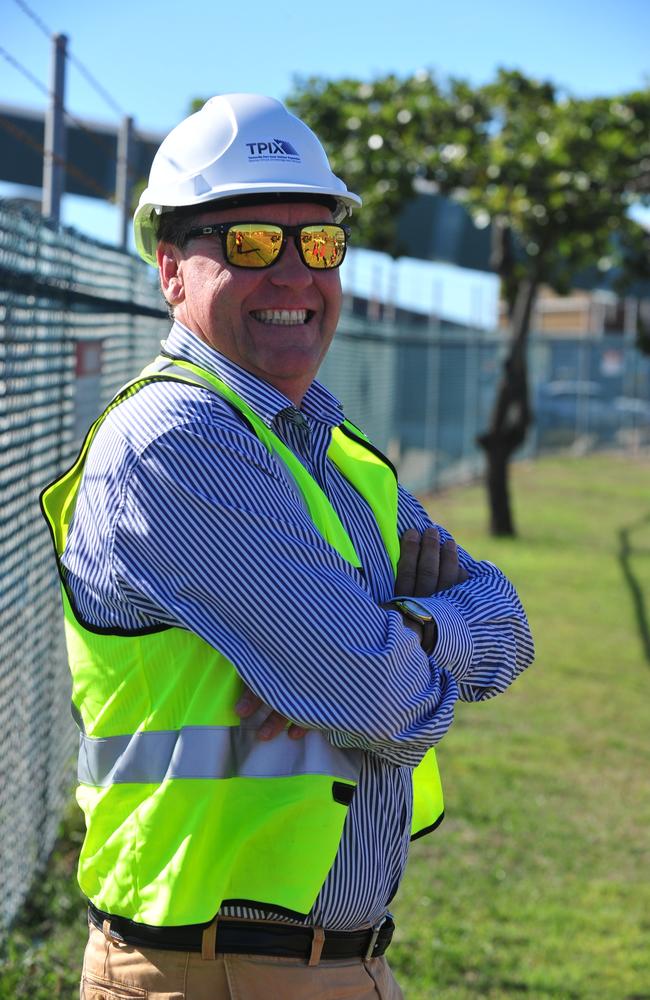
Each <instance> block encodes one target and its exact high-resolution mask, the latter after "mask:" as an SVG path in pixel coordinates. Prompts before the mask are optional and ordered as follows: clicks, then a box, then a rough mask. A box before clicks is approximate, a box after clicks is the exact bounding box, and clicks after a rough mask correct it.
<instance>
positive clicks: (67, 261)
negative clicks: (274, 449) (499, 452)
mask: <svg viewBox="0 0 650 1000" xmlns="http://www.w3.org/2000/svg"><path fill="white" fill-rule="evenodd" d="M161 306H162V302H161V299H160V297H159V293H158V290H157V286H156V285H155V283H154V281H153V272H152V271H151V269H149V268H147V267H146V266H145V265H143V264H142V263H141V262H140V261H138V260H136V259H134V258H132V257H130V256H128V255H127V254H124V253H122V252H121V251H118V250H115V249H113V248H111V247H106V246H102V245H101V244H98V243H95V242H93V241H91V240H88V239H87V238H85V237H81V236H80V235H79V234H77V233H74V232H72V231H70V230H66V229H63V228H52V227H50V226H48V225H47V224H45V223H44V222H43V220H41V219H40V218H39V217H38V216H32V215H29V214H27V213H24V212H19V211H17V210H15V209H14V210H10V209H9V208H8V207H6V206H3V205H2V203H1V202H0V630H1V631H0V635H2V653H3V655H2V660H1V662H0V732H1V734H2V737H1V738H2V753H0V936H1V932H2V929H3V927H6V926H7V925H8V924H9V923H10V922H11V920H12V919H13V918H14V917H15V915H16V913H17V912H18V910H19V908H20V906H21V903H22V902H23V900H24V898H25V895H26V893H27V892H28V890H29V887H30V884H31V882H32V880H33V878H34V876H35V875H36V874H37V873H38V871H39V867H42V865H43V864H44V863H45V861H46V860H47V857H48V855H49V852H50V850H51V848H52V845H53V843H54V840H55V837H56V832H57V827H58V823H59V819H60V815H61V809H62V806H63V804H64V802H65V800H66V798H67V796H68V795H69V793H70V788H71V785H72V779H73V758H74V750H75V744H76V733H75V730H74V726H73V723H72V719H71V716H70V712H69V696H70V682H69V678H68V671H67V666H66V658H65V652H64V643H63V630H62V617H61V607H60V599H59V594H58V581H57V579H56V572H55V567H54V561H53V558H52V551H51V543H50V540H49V537H48V534H47V530H46V527H45V523H44V521H43V519H42V517H41V515H40V511H39V508H38V502H37V497H38V494H39V492H40V490H41V489H42V488H43V486H44V485H45V484H47V483H48V482H50V481H52V480H53V479H54V478H55V477H56V475H57V474H58V473H59V472H61V471H62V470H63V469H64V468H66V467H67V466H68V465H69V464H71V462H72V461H73V459H74V456H75V454H76V451H77V449H78V446H79V444H80V440H81V437H82V435H83V433H84V432H85V430H86V429H87V427H88V426H89V424H90V423H91V422H92V420H93V419H94V418H95V417H96V416H97V415H98V413H99V412H100V411H101V409H102V407H103V405H104V404H105V402H107V401H108V399H109V398H110V397H111V395H112V394H113V393H114V392H115V390H116V389H117V388H119V386H120V385H121V384H122V383H123V382H125V381H126V380H127V379H128V378H130V377H131V376H132V375H134V374H135V373H137V372H138V371H139V370H140V368H141V367H143V365H144V364H146V363H147V362H148V361H149V360H150V359H151V358H152V357H153V356H154V355H155V354H156V353H157V350H158V342H159V341H160V339H162V338H163V337H164V336H165V335H166V332H167V330H168V326H169V323H168V320H167V318H166V316H165V314H164V312H163V311H162V309H161ZM503 349H504V341H503V338H502V337H501V336H498V335H496V334H491V333H486V332H485V331H481V330H468V329H466V328H461V327H459V328H450V327H445V328H444V329H441V328H440V327H439V326H436V325H435V324H434V323H433V321H432V323H430V324H428V323H426V322H423V323H420V324H417V323H413V322H412V323H409V324H396V323H394V322H388V321H386V320H384V321H376V322H370V321H368V320H364V319H362V318H359V317H357V316H355V315H353V314H352V312H351V311H350V310H348V311H347V312H345V313H344V315H343V318H342V321H341V324H340V326H339V332H338V333H337V336H336V338H335V341H334V344H333V346H332V349H331V351H330V353H329V354H328V356H327V358H326V360H325V362H324V365H323V368H322V370H321V373H320V377H321V378H322V380H323V381H324V382H325V383H326V384H327V385H328V387H329V388H330V389H331V390H332V391H333V392H334V393H335V394H336V395H337V396H338V397H339V398H340V399H341V400H342V401H343V403H344V406H345V410H346V413H347V415H348V416H349V417H350V418H351V419H352V420H353V421H355V422H356V423H358V424H359V425H360V426H361V427H362V428H363V429H364V430H365V431H366V432H367V433H368V434H369V435H370V437H371V438H372V439H373V440H374V442H375V443H376V444H377V446H378V447H379V448H381V449H382V450H384V451H385V452H386V453H387V454H388V455H389V456H390V457H391V459H392V460H393V462H394V463H395V465H396V466H397V467H398V469H399V472H400V478H401V479H402V481H403V482H404V483H405V484H406V485H407V486H409V487H410V488H411V489H413V490H415V491H426V490H432V489H435V488H437V487H439V486H443V485H447V484H449V483H451V482H454V481H459V480H460V479H464V478H469V477H470V476H472V475H475V474H476V473H477V472H478V471H479V469H480V468H481V465H482V455H481V453H480V450H479V449H478V447H477V445H476V436H477V434H478V433H479V432H480V431H481V430H483V429H484V428H485V426H486V423H487V420H488V416H489V412H490V408H491V406H492V403H493V400H494V394H495V390H496V385H497V381H498V379H499V375H500V368H501V355H502V352H503ZM531 372H532V381H533V384H532V396H533V405H534V408H535V409H536V411H537V416H538V420H537V425H536V428H535V430H534V432H533V433H532V434H531V436H530V440H529V442H528V444H527V447H526V450H525V452H523V454H528V455H532V454H534V453H535V452H536V451H538V450H540V449H543V448H557V447H564V446H569V445H578V446H579V447H580V448H581V449H583V450H584V449H587V448H593V447H599V446H608V447H612V446H613V447H628V448H635V447H641V446H644V445H650V403H649V402H648V401H649V400H650V359H649V358H644V357H642V356H640V355H639V354H638V352H637V351H636V350H635V349H634V347H633V345H631V344H628V343H625V341H624V340H623V338H622V337H613V338H610V339H602V338H601V339H599V340H594V341H587V340H580V341H578V340H570V339H566V338H565V339H555V340H550V339H547V338H543V339H542V338H534V340H533V343H532V345H531Z"/></svg>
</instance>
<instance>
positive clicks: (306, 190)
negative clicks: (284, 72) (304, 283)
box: [133, 94, 361, 265]
mask: <svg viewBox="0 0 650 1000" xmlns="http://www.w3.org/2000/svg"><path fill="white" fill-rule="evenodd" d="M264 194H271V195H282V194H287V195H289V196H290V197H291V198H292V200H293V199H295V197H296V195H304V197H305V198H306V199H309V198H313V197H317V196H319V195H321V196H324V197H328V198H333V199H334V201H335V203H336V211H335V217H336V218H337V220H339V219H341V218H343V217H344V216H345V215H346V214H349V213H350V211H351V210H352V207H353V206H358V205H360V204H361V199H360V198H359V196H358V195H356V194H353V193H352V192H351V191H348V189H347V187H346V186H345V184H344V183H343V181H342V180H340V178H338V177H337V176H336V175H335V174H333V173H332V170H331V168H330V165H329V163H328V160H327V156H326V155H325V150H324V149H323V147H322V146H321V144H320V141H319V140H318V139H317V137H316V136H315V135H314V133H313V132H312V131H311V129H310V128H308V127H307V126H306V125H305V124H304V123H303V122H301V121H300V119H299V118H296V116H295V115H292V114H290V112H289V111H287V109H286V108H285V106H284V105H283V104H281V103H280V101H276V100H274V99H273V98H271V97H263V96H261V95H259V94H223V95H221V96H219V97H211V98H210V100H209V101H207V102H206V104H204V105H203V107H202V108H201V110H200V111H197V112H196V113H195V114H193V115H190V117H189V118H186V119H185V121H182V122H181V123H180V125H177V126H176V128H174V129H172V131H171V132H170V133H169V135H168V136H167V137H166V139H164V140H163V142H162V143H161V146H160V149H159V150H158V152H157V153H156V155H155V157H154V160H153V163H152V165H151V172H150V174H149V184H148V186H147V187H146V188H145V190H144V191H143V192H142V196H141V198H140V203H139V204H138V208H137V210H136V213H135V216H134V218H133V229H134V235H135V245H136V249H137V251H138V253H139V254H140V256H141V257H142V258H143V260H146V261H147V263H149V264H154V265H155V264H156V223H157V216H159V215H160V214H161V213H162V212H164V211H166V210H171V209H173V208H179V207H181V206H185V205H202V204H204V203H206V202H212V201H216V200H219V199H226V198H237V197H246V196H249V197H250V196H251V195H253V196H259V195H264Z"/></svg>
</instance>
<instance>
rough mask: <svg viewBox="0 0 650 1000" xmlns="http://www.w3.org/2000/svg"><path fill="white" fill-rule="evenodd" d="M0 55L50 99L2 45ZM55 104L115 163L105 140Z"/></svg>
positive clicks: (36, 79)
mask: <svg viewBox="0 0 650 1000" xmlns="http://www.w3.org/2000/svg"><path fill="white" fill-rule="evenodd" d="M16 2H18V0H16ZM0 55H2V56H3V57H4V58H5V59H6V60H7V62H8V63H10V64H11V65H12V66H13V67H14V68H15V69H17V70H18V71H19V72H20V73H22V75H23V76H24V77H26V78H27V79H28V80H30V82H31V83H33V84H34V85H35V86H36V87H38V89H39V90H41V91H42V92H43V93H44V94H45V95H46V96H47V97H48V98H49V100H52V98H53V96H54V95H53V93H52V91H51V90H49V89H48V88H47V87H46V86H45V84H44V83H42V82H41V81H40V80H39V79H38V78H37V77H35V76H34V75H33V73H31V72H30V70H28V69H27V67H26V66H23V64H22V63H20V62H19V61H18V60H17V59H16V58H15V56H12V55H11V53H10V52H7V50H6V49H5V48H3V46H1V45H0ZM56 106H57V109H60V110H61V111H62V113H63V115H64V116H65V118H66V120H67V121H68V122H70V123H71V124H72V125H76V126H77V128H78V129H79V130H80V131H81V132H83V133H84V134H85V135H87V136H88V138H89V139H90V141H91V142H92V143H94V145H95V146H97V148H98V149H101V151H102V153H104V155H105V156H107V157H108V159H109V161H110V162H111V163H117V158H116V156H115V153H114V152H113V150H112V148H111V147H110V146H109V145H108V143H107V142H105V141H103V140H102V139H99V138H98V137H97V136H96V135H95V133H94V132H92V131H91V130H90V129H89V128H88V126H87V125H86V124H85V123H84V122H82V121H81V119H80V118H77V117H76V116H75V115H73V114H72V112H70V111H68V110H67V109H66V108H65V106H63V105H62V103H61V101H57V102H56Z"/></svg>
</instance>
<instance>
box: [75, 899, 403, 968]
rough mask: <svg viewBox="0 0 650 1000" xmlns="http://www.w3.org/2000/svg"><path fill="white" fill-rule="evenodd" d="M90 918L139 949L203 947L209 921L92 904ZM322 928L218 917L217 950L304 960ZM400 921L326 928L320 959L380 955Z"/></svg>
mask: <svg viewBox="0 0 650 1000" xmlns="http://www.w3.org/2000/svg"><path fill="white" fill-rule="evenodd" d="M88 916H89V917H90V920H91V922H92V923H93V924H94V925H95V927H97V928H98V929H99V930H104V928H105V926H106V922H108V924H109V925H110V929H109V931H108V933H109V934H110V936H111V938H113V939H114V940H117V941H123V942H124V943H125V944H131V945H134V946H135V947H138V948H164V949H165V950H168V951H201V947H202V940H203V932H204V931H205V929H206V927H209V926H210V925H209V924H188V925H185V926H183V927H152V926H150V925H148V924H139V923H136V922H135V921H134V920H129V919H128V918H126V917H118V916H114V915H113V914H111V913H104V912H103V911H102V910H99V909H98V908H97V907H96V906H93V904H92V903H90V905H89V907H88ZM317 930H319V928H313V927H297V926H296V925H295V924H279V923H271V922H270V921H265V920H258V921H254V920H225V919H224V920H221V919H219V920H218V921H217V927H216V945H215V951H216V953H217V954H219V953H220V952H221V953H230V954H238V955H278V956H282V957H285V958H302V959H304V960H305V961H307V960H308V959H309V958H310V955H311V954H312V946H313V943H314V934H315V931H317ZM394 930H395V924H394V923H393V919H392V917H390V916H389V915H388V914H387V915H386V916H385V917H384V918H383V919H382V920H380V921H379V923H377V924H375V926H374V927H370V928H366V929H365V930H359V931H328V930H326V931H324V932H323V933H324V940H323V943H322V951H320V949H319V951H320V959H321V961H322V960H325V961H327V960H328V959H330V960H331V959H343V958H363V959H366V960H368V959H370V958H378V957H379V956H380V955H383V954H384V952H385V951H386V949H387V948H388V945H389V944H390V942H391V940H392V937H393V931H394Z"/></svg>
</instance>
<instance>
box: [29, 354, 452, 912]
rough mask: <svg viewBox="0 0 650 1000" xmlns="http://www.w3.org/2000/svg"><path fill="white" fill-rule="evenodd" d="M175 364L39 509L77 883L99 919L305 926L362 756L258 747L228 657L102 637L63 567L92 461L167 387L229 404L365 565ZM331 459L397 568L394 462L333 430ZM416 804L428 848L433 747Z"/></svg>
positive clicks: (420, 770)
mask: <svg viewBox="0 0 650 1000" xmlns="http://www.w3.org/2000/svg"><path fill="white" fill-rule="evenodd" d="M165 365H169V362H166V361H164V359H159V360H158V362H154V364H153V365H152V366H149V368H146V369H145V370H144V372H143V373H142V375H141V376H139V377H138V378H137V379H135V380H134V381H133V382H131V383H129V384H128V385H126V386H125V387H124V388H123V389H122V390H121V391H120V392H119V393H118V395H117V396H116V397H115V398H114V399H113V401H112V402H111V403H109V405H108V407H107V408H106V410H105V411H104V413H103V414H102V415H101V416H100V417H99V419H98V420H97V421H96V422H95V423H94V424H93V426H92V427H91V429H90V431H89V432H88V435H87V437H86V440H85V442H84V445H83V448H82V450H81V453H80V455H79V457H78V459H77V461H76V463H75V464H74V465H73V466H72V468H71V469H69V470H68V472H66V473H65V474H64V475H63V476H61V477H60V478H59V479H58V480H56V481H55V482H54V483H53V484H52V485H51V486H49V487H47V488H46V489H45V490H44V492H43V494H42V497H41V502H42V506H43V512H44V514H45V517H46V518H47V521H48V523H49V526H50V529H51V532H52V536H53V541H54V545H55V550H56V553H57V560H58V564H59V570H60V574H61V581H62V594H63V604H64V613H65V630H66V640H67V646H68V656H69V662H70V669H71V672H72V680H73V684H72V701H73V714H74V715H75V718H76V719H77V722H78V724H79V727H80V730H81V734H80V750H79V770H78V776H79V782H80V784H79V788H78V791H77V799H78V801H79V804H80V806H81V808H82V809H83V811H84V813H85V818H86V828H87V830H86V837H85V840H84V844H83V848H82V851H81V857H80V861H79V883H80V885H81V888H82V890H83V892H84V893H85V894H86V895H87V896H88V897H89V899H90V900H91V901H92V902H93V903H94V904H95V906H97V907H98V908H99V909H100V910H104V911H106V912H109V913H113V914H118V915H120V916H124V917H128V918H130V919H131V920H134V921H138V922H141V923H146V924H150V925H154V926H166V925H169V926H175V925H179V924H196V923H203V922H206V921H209V920H211V919H212V918H213V917H214V915H215V914H216V913H217V911H218V910H219V908H220V906H221V904H222V903H223V902H224V901H226V902H233V901H237V902H241V901H247V902H251V903H254V904H258V905H262V906H271V907H273V908H274V909H276V910H286V911H287V912H289V913H291V914H294V915H301V916H302V915H306V914H307V913H308V912H309V910H310V909H311V907H312V905H313V903H314V901H315V899H316V896H317V895H318V892H319V891H320V889H321V886H322V885H323V882H324V881H325V878H326V877H327V874H328V872H329V870H330V868H331V866H332V863H333V861H334V858H335V856H336V852H337V849H338V846H339V842H340V839H341V834H342V831H343V824H344V822H345V818H346V815H347V810H348V806H349V804H350V801H351V799H352V796H353V794H354V789H355V785H356V782H357V779H358V776H359V772H360V769H361V764H362V760H363V753H362V752H361V751H358V750H341V749H337V748H335V747H333V746H331V744H330V743H329V741H328V740H327V738H326V737H325V736H324V735H323V734H322V733H320V732H318V731H316V730H312V731H309V732H308V733H307V734H306V736H305V737H304V738H303V739H299V740H292V739H290V738H289V737H288V735H287V734H286V732H284V733H282V734H280V735H279V736H277V737H276V738H275V739H274V740H272V741H270V742H262V741H260V740H259V739H257V735H256V728H255V726H254V725H251V724H250V723H249V724H248V725H247V724H246V722H244V723H242V720H241V719H240V718H239V716H238V715H237V714H236V712H235V704H236V702H237V700H238V698H239V696H240V694H241V691H242V687H243V682H242V681H241V679H240V677H239V675H238V673H237V671H236V669H235V667H234V666H233V664H232V663H231V662H230V661H229V660H228V659H227V658H226V657H225V656H223V655H222V654H221V653H220V652H219V651H218V650H217V649H215V648H213V647H212V646H210V645H209V644H208V643H207V642H205V641H204V640H203V639H201V638H200V637H199V636H197V635H195V634H193V633H191V632H189V631H186V630H184V629H182V628H171V627H167V626H161V627H154V628H145V629H141V630H130V631H120V630H119V629H111V628H100V627H97V626H94V625H92V624H90V623H88V622H84V621H83V620H82V619H81V617H80V616H79V615H78V614H77V612H76V611H75V608H74V604H73V600H72V597H71V595H70V593H69V592H68V590H67V589H66V581H65V568H64V567H63V566H62V564H61V556H62V554H63V551H64V549H65V545H66V539H67V535H68V528H69V525H70V524H71V522H72V518H73V516H74V509H75V502H76V496H77V492H78V489H79V484H80V481H81V476H82V473H83V468H84V464H85V460H86V455H87V453H88V449H89V447H90V445H91V443H92V441H93V439H94V437H95V434H96V433H97V430H98V428H99V427H100V425H101V424H102V422H103V420H104V419H105V418H106V416H107V414H108V413H110V412H111V410H112V409H113V408H114V407H115V406H118V405H120V403H122V402H123V401H124V400H125V399H128V398H129V397H130V396H132V395H133V394H134V393H136V392H138V391H139V390H140V389H142V388H143V386H145V385H148V384H149V383H150V382H151V381H160V380H168V381H169V380H171V381H176V382H178V381H180V382H185V383H190V384H194V385H196V384H197V383H198V384H200V385H204V386H209V387H210V388H212V389H213V390H214V391H215V392H217V393H218V394H219V395H220V396H221V397H222V398H223V399H224V400H225V401H226V402H227V403H229V404H230V406H231V407H233V408H234V409H235V410H236V411H237V412H238V413H239V414H240V416H241V417H242V419H243V420H244V421H245V423H246V424H248V426H249V428H250V429H251V431H252V432H253V433H254V434H255V435H256V436H257V437H258V438H259V440H260V441H261V442H262V443H263V444H264V445H265V446H266V448H267V449H268V451H269V452H270V454H271V455H272V456H274V457H275V458H276V459H277V460H279V461H280V462H282V463H283V465H284V466H285V468H286V469H287V470H288V472H289V473H290V475H291V477H292V478H293V481H294V482H295V484H296V486H297V488H298V489H299V491H300V494H301V495H302V497H303V499H304V502H305V505H306V507H307V510H308V511H309V514H310V516H311V518H312V520H313V522H314V524H315V526H316V528H317V529H318V531H319V532H320V533H321V535H322V536H323V537H324V538H325V539H326V541H327V542H328V543H329V544H330V545H332V546H333V547H334V548H335V549H336V550H337V551H338V552H339V553H340V555H341V556H342V557H343V558H344V559H346V560H347V561H348V562H349V563H351V564H352V565H354V566H356V567H359V566H360V561H359V558H358V556H357V553H356V551H355V549H354V545H353V543H352V540H351V538H350V537H349V535H348V534H347V532H346V531H345V529H344V527H343V525H342V524H341V521H340V519H339V517H338V515H337V513H336V512H335V510H334V508H333V507H332V505H331V504H330V502H329V500H328V498H327V496H326V495H325V493H324V492H323V491H322V490H321V488H320V487H319V486H318V484H317V483H316V481H315V480H314V479H313V477H312V476H310V474H309V473H308V472H307V471H306V469H305V468H304V466H303V465H302V463H301V462H300V461H299V460H298V459H297V458H296V456H295V455H294V454H293V453H292V452H291V451H290V449H288V448H287V447H286V446H285V445H284V444H283V443H282V441H280V439H279V438H278V437H277V436H276V435H275V434H274V433H273V432H272V431H271V430H269V428H268V427H267V426H266V425H265V424H264V423H263V421H262V420H261V419H260V418H259V417H258V416H257V414H256V413H255V412H254V411H253V410H252V409H251V408H250V407H249V406H248V405H247V404H246V403H245V401H244V400H243V399H241V398H240V397H239V396H238V395H237V394H236V393H235V392H233V390H232V389H230V388H229V387H228V386H227V385H226V384H225V383H224V382H222V381H221V380H220V379H219V378H217V377H216V376H214V375H212V374H211V373H210V372H207V371H205V370H203V369H201V368H199V367H197V366H195V365H191V364H189V363H188V362H183V361H175V362H174V364H173V367H168V368H167V370H166V371H165V370H161V368H164V366H165ZM328 457H329V458H330V459H331V460H332V461H333V462H334V464H335V465H336V466H337V467H338V468H339V469H340V471H341V472H342V474H343V475H344V476H345V477H346V478H347V479H348V480H349V481H350V482H351V483H352V485H353V486H354V487H355V488H356V489H357V490H358V491H359V492H360V493H361V495H362V496H363V497H364V498H365V499H366V501H367V502H368V503H369V505H370V507H371V509H372V510H373V512H374V516H375V518H376V521H377V524H378V527H379V530H380V532H381V534H382V537H383V540H384V543H385V545H386V549H387V551H388V553H389V555H390V559H391V562H392V565H393V569H394V570H395V568H396V565H397V559H398V556H399V538H398V534H397V484H396V478H395V475H394V471H393V470H392V467H391V466H390V464H389V463H388V460H387V459H385V458H384V457H383V456H381V455H380V454H379V453H378V452H377V451H376V450H375V449H374V448H373V447H372V445H370V443H369V442H368V441H367V439H366V438H365V437H364V436H363V435H362V434H361V432H359V431H358V430H357V429H356V428H355V427H353V425H351V424H349V423H347V422H346V423H344V424H342V425H341V426H340V427H338V428H335V429H334V431H333V433H332V441H331V445H330V447H329V451H328ZM170 544H173V540H171V539H170ZM414 798H415V804H414V816H413V825H412V835H413V836H421V835H422V834H424V833H426V832H428V831H429V830H430V829H433V828H434V827H435V826H436V825H437V824H438V823H439V821H440V819H441V818H442V813H443V801H442V791H441V786H440V779H439V775H438V768H437V764H436V759H435V754H434V751H433V750H430V751H429V752H428V753H427V754H426V755H425V757H424V759H423V761H422V762H421V763H420V765H419V766H418V767H417V768H416V769H415V770H414Z"/></svg>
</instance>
